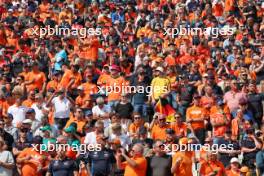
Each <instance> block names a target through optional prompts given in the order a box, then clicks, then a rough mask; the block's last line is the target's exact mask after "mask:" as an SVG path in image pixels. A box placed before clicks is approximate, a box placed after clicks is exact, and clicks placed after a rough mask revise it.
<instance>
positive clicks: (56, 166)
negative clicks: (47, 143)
mask: <svg viewBox="0 0 264 176" xmlns="http://www.w3.org/2000/svg"><path fill="white" fill-rule="evenodd" d="M74 171H78V166H77V164H76V162H75V161H74V160H72V159H65V160H53V161H51V162H50V165H49V168H48V172H50V173H51V174H52V176H73V175H74Z"/></svg>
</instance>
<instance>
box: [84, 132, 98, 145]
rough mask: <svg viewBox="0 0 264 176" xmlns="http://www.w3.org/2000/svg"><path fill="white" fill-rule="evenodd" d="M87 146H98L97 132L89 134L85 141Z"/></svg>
mask: <svg viewBox="0 0 264 176" xmlns="http://www.w3.org/2000/svg"><path fill="white" fill-rule="evenodd" d="M84 143H85V144H97V142H96V134H95V132H90V133H87V134H86V136H85V139H84Z"/></svg>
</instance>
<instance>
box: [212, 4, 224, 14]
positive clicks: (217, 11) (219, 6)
mask: <svg viewBox="0 0 264 176" xmlns="http://www.w3.org/2000/svg"><path fill="white" fill-rule="evenodd" d="M212 10H213V14H214V16H216V17H219V16H222V15H223V12H224V7H223V5H222V4H221V3H217V4H215V5H214V6H213V8H212Z"/></svg>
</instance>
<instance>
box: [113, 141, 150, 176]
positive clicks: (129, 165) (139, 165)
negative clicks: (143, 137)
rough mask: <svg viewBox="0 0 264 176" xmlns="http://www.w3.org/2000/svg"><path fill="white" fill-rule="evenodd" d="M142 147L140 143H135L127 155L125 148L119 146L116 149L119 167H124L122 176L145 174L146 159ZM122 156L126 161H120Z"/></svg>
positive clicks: (141, 175) (140, 175)
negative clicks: (118, 148)
mask: <svg viewBox="0 0 264 176" xmlns="http://www.w3.org/2000/svg"><path fill="white" fill-rule="evenodd" d="M143 150H144V147H143V145H142V144H139V143H137V144H135V145H134V146H133V147H132V149H131V153H130V154H131V156H132V157H129V156H127V154H126V152H125V150H124V149H123V148H121V149H120V150H118V151H117V154H116V161H117V167H118V168H119V169H124V170H125V173H124V176H131V175H133V176H145V175H146V171H147V160H146V159H145V158H144V157H143ZM122 157H124V159H125V160H126V161H124V162H122V161H121V159H122Z"/></svg>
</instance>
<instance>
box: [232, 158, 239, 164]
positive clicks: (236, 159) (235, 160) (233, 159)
mask: <svg viewBox="0 0 264 176" xmlns="http://www.w3.org/2000/svg"><path fill="white" fill-rule="evenodd" d="M230 163H239V160H238V158H236V157H233V158H232V159H231V161H230Z"/></svg>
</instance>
